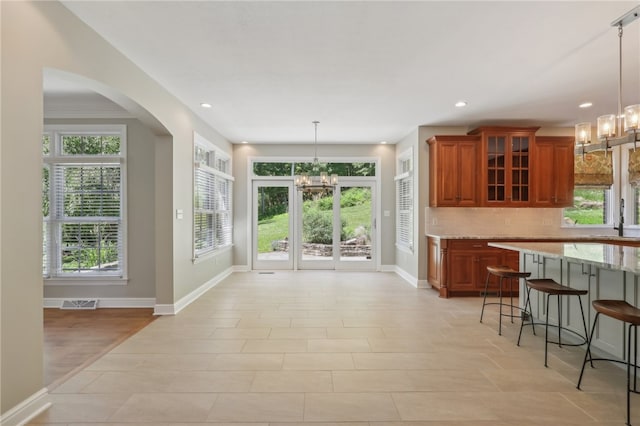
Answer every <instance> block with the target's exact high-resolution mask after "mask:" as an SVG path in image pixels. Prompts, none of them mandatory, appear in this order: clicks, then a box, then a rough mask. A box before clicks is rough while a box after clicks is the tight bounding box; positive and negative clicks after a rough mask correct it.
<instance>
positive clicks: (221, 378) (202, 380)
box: [167, 371, 255, 393]
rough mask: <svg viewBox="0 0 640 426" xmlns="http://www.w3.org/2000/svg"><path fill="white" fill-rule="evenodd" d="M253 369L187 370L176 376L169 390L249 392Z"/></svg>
mask: <svg viewBox="0 0 640 426" xmlns="http://www.w3.org/2000/svg"><path fill="white" fill-rule="evenodd" d="M254 376H255V373H254V372H252V371H185V372H183V373H182V374H180V375H179V376H177V377H175V378H174V380H173V381H172V382H171V384H170V385H169V386H168V389H167V391H168V392H203V393H207V392H248V391H249V388H250V387H251V382H252V381H253V378H254Z"/></svg>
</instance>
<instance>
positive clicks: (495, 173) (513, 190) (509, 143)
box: [470, 127, 538, 207]
mask: <svg viewBox="0 0 640 426" xmlns="http://www.w3.org/2000/svg"><path fill="white" fill-rule="evenodd" d="M537 130H538V127H479V128H477V129H475V130H473V131H471V132H470V134H474V135H480V136H481V137H482V148H483V150H482V155H481V157H482V166H481V167H482V168H481V174H482V184H481V188H482V190H481V196H482V198H481V200H482V204H483V205H485V206H490V207H526V206H528V205H529V204H530V201H531V185H530V182H531V162H530V153H531V148H532V146H533V144H534V140H535V132H536V131H537Z"/></svg>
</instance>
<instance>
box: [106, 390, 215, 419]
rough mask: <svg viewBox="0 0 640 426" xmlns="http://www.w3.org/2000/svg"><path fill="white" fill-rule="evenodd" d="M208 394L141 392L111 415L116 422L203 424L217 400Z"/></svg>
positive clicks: (213, 395)
mask: <svg viewBox="0 0 640 426" xmlns="http://www.w3.org/2000/svg"><path fill="white" fill-rule="evenodd" d="M216 398H217V395H216V394H207V393H140V394H133V395H132V396H131V398H129V400H127V402H126V403H125V404H124V405H123V406H122V407H121V408H120V409H119V410H118V411H117V412H116V413H115V414H113V415H112V416H111V419H110V420H114V421H125V420H126V421H138V422H175V421H182V422H190V421H191V422H202V421H205V420H206V419H207V415H208V414H209V411H210V410H211V407H213V404H214V402H215V401H216Z"/></svg>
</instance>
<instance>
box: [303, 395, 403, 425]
mask: <svg viewBox="0 0 640 426" xmlns="http://www.w3.org/2000/svg"><path fill="white" fill-rule="evenodd" d="M304 420H305V421H324V422H326V421H343V422H344V421H368V420H399V416H398V412H397V410H396V408H395V406H394V404H393V400H392V399H391V395H390V394H388V393H324V394H323V393H308V394H306V401H305V408H304Z"/></svg>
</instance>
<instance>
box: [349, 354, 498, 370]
mask: <svg viewBox="0 0 640 426" xmlns="http://www.w3.org/2000/svg"><path fill="white" fill-rule="evenodd" d="M353 360H354V362H355V365H356V368H357V369H360V370H400V369H402V370H478V369H493V368H496V364H495V363H494V362H493V361H492V360H491V359H490V358H489V357H488V356H486V355H484V354H482V353H479V354H478V353H460V352H423V353H420V352H416V353H406V352H391V353H385V352H379V353H378V352H376V353H361V354H353Z"/></svg>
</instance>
